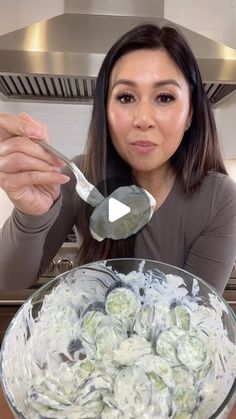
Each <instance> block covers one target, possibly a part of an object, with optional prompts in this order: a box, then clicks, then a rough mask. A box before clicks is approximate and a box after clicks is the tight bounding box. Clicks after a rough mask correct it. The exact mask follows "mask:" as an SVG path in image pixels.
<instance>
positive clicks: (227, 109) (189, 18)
mask: <svg viewBox="0 0 236 419" xmlns="http://www.w3.org/2000/svg"><path fill="white" fill-rule="evenodd" d="M76 1H77V2H80V3H81V7H82V6H83V7H85V5H88V2H87V1H85V0H76ZM136 1H137V0H136ZM147 3H148V4H149V6H150V7H151V8H153V7H155V0H149V2H145V5H147ZM89 4H94V5H96V8H97V10H96V11H97V12H99V11H100V12H101V13H102V12H103V9H102V7H104V1H96V2H95V1H92V0H91V1H90V3H89ZM115 4H116V5H117V2H116V1H113V0H112V1H111V0H110V1H109V2H106V9H107V8H108V5H109V7H110V8H111V10H114V9H112V7H115V6H114V5H115ZM136 4H137V3H136ZM140 4H141V2H140ZM116 7H118V6H116ZM119 7H120V8H121V7H122V2H121V3H119ZM0 10H1V13H0V35H1V34H3V33H6V32H9V31H11V30H15V29H18V28H20V27H23V26H25V25H28V24H30V23H33V22H36V21H39V20H42V19H48V18H50V17H53V16H56V15H58V14H61V13H63V10H64V1H63V0H40V2H35V1H34V2H32V1H31V0H21V1H19V0H0ZM140 10H141V9H140ZM117 11H118V9H117ZM164 16H165V17H166V18H167V19H169V20H172V21H174V22H177V23H179V24H181V25H183V26H186V27H189V28H190V29H192V30H195V31H197V32H199V33H202V34H203V35H205V36H208V37H210V38H212V39H215V40H217V41H219V42H222V43H225V44H227V45H229V46H231V47H233V48H235V49H236V33H235V29H234V27H235V22H236V0H198V1H197V2H196V1H195V0H165V2H164ZM21 111H24V112H28V113H30V114H31V115H32V116H34V117H35V118H38V119H40V120H43V121H45V122H46V123H47V124H48V126H49V131H50V133H51V138H52V142H53V144H54V145H56V146H57V147H58V148H59V149H60V150H61V151H64V152H65V153H66V154H67V155H68V156H69V157H70V156H73V155H74V154H79V153H81V152H82V151H83V148H84V145H85V142H86V135H87V128H88V123H89V118H90V114H91V106H89V105H75V104H73V105H71V104H70V105H66V104H63V105H55V104H40V103H25V102H24V103H23V104H22V103H20V102H3V101H0V112H10V113H14V114H18V113H19V112H21ZM215 114H216V120H217V126H219V131H220V138H221V143H222V149H223V152H224V155H225V158H226V159H227V165H229V166H230V173H232V174H233V173H234V169H233V168H234V165H235V167H236V141H235V140H234V133H235V132H236V118H235V114H236V95H235V94H234V95H232V97H231V100H230V101H229V102H227V103H225V104H222V105H221V106H220V107H219V108H218V109H217V110H216V111H215ZM232 176H233V175H232ZM235 180H236V178H235ZM11 208H12V205H11V203H10V202H9V200H8V199H7V197H6V196H5V194H4V193H3V191H1V190H0V226H1V225H2V224H3V222H4V220H5V219H6V217H7V216H8V214H9V213H10V210H11Z"/></svg>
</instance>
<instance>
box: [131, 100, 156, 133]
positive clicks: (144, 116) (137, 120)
mask: <svg viewBox="0 0 236 419" xmlns="http://www.w3.org/2000/svg"><path fill="white" fill-rule="evenodd" d="M133 123H134V126H135V127H137V128H140V129H144V130H145V129H148V128H151V127H153V126H154V125H155V117H154V110H153V107H152V105H151V104H148V103H139V104H138V105H137V107H136V110H135V115H134V121H133Z"/></svg>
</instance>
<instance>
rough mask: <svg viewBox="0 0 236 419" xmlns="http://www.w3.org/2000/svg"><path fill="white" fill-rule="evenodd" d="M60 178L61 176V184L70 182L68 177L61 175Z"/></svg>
mask: <svg viewBox="0 0 236 419" xmlns="http://www.w3.org/2000/svg"><path fill="white" fill-rule="evenodd" d="M61 176H62V183H67V182H69V180H70V177H69V176H66V175H61Z"/></svg>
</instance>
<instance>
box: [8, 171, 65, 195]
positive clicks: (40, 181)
mask: <svg viewBox="0 0 236 419" xmlns="http://www.w3.org/2000/svg"><path fill="white" fill-rule="evenodd" d="M69 180H70V178H69V177H68V176H66V175H63V174H61V173H58V172H56V171H51V172H42V171H37V170H35V171H25V172H20V173H17V174H15V173H14V174H12V173H10V174H8V173H7V174H5V173H1V172H0V187H1V188H2V189H4V190H5V191H7V193H10V192H11V191H15V190H17V189H22V188H24V187H27V186H30V185H41V186H44V185H45V186H46V185H63V184H64V183H67V182H68V181H69Z"/></svg>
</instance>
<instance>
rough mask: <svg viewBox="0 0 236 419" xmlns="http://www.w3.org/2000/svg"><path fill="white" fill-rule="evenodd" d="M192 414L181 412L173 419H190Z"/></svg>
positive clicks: (185, 411)
mask: <svg viewBox="0 0 236 419" xmlns="http://www.w3.org/2000/svg"><path fill="white" fill-rule="evenodd" d="M191 416H192V415H191V413H190V412H188V411H187V410H180V411H179V412H176V413H175V415H174V417H173V419H190V418H191Z"/></svg>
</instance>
